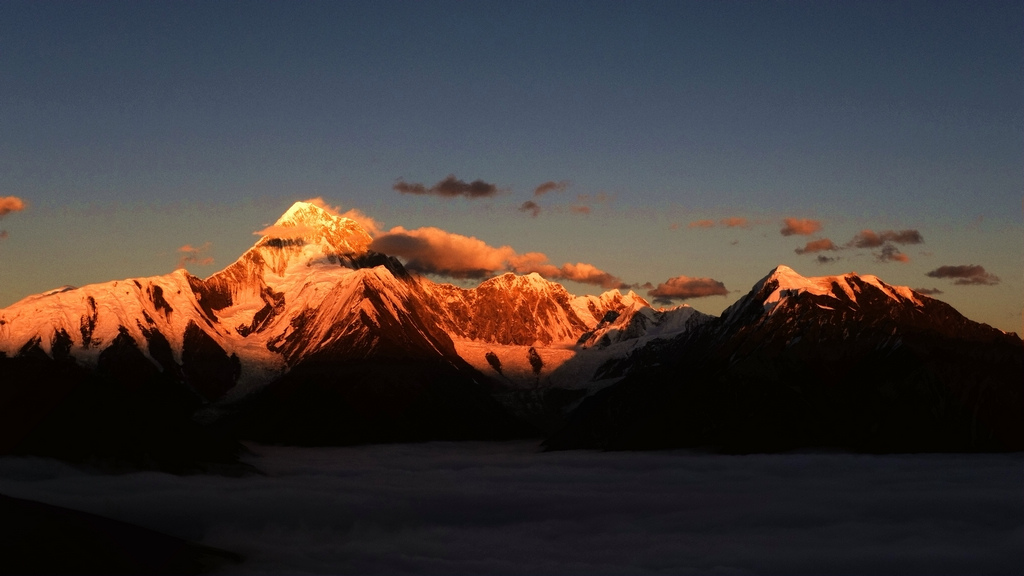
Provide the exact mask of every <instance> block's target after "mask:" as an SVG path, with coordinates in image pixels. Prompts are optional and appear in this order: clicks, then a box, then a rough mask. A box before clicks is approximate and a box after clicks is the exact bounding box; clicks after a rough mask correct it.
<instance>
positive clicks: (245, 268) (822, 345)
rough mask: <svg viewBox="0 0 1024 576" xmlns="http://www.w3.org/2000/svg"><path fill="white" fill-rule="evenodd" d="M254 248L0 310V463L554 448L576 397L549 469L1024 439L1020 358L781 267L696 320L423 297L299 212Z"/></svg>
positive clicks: (433, 288) (351, 236)
mask: <svg viewBox="0 0 1024 576" xmlns="http://www.w3.org/2000/svg"><path fill="white" fill-rule="evenodd" d="M262 233H263V234H264V235H263V236H262V237H261V238H260V239H259V240H258V241H257V242H256V243H255V245H254V246H253V247H252V248H250V249H249V250H247V251H246V252H245V253H244V254H242V256H241V257H239V259H238V260H237V261H235V262H234V263H232V264H231V265H229V266H228V267H226V268H225V269H223V270H221V271H219V272H217V273H215V274H213V275H212V276H210V277H209V278H206V279H201V278H197V277H195V276H192V275H190V274H188V273H187V272H186V271H184V270H177V271H175V272H173V273H171V274H166V275H162V276H155V277H150V278H134V279H128V280H118V281H112V282H106V283H101V284H94V285H89V286H84V287H81V288H73V287H63V288H60V289H57V290H52V291H49V292H46V293H43V294H39V295H36V296H31V297H28V298H25V299H24V300H22V301H20V302H18V303H16V304H14V305H12V306H9V307H8V308H5V309H3V310H0V381H2V382H3V383H4V385H5V387H0V392H2V393H3V394H4V396H3V397H0V421H2V422H3V425H2V426H3V427H2V428H0V452H5V451H18V450H22V451H28V452H30V453H46V454H53V453H60V452H61V450H66V448H67V447H66V445H65V443H66V442H68V441H69V440H67V438H70V437H71V436H69V435H75V434H77V435H76V436H74V438H75V441H76V442H78V444H76V446H79V449H77V450H79V452H83V451H84V452H86V453H88V451H89V449H88V448H84V447H86V446H88V445H89V444H90V442H94V441H95V442H100V443H103V442H108V443H109V438H110V434H109V433H107V432H103V434H107V435H106V436H103V438H101V439H97V438H93V437H92V436H90V435H89V434H93V435H95V434H100V432H99V431H100V430H106V429H108V428H109V426H110V425H112V424H110V423H111V422H121V424H118V425H117V427H118V429H125V430H127V429H131V430H135V432H136V433H137V434H138V438H139V440H138V441H137V442H136V444H133V445H132V446H133V448H132V450H134V451H135V452H133V453H138V452H141V453H142V455H140V456H138V458H140V459H142V460H145V461H148V460H146V459H147V458H148V459H152V458H153V456H152V454H149V453H147V452H146V450H150V449H155V448H153V446H163V447H164V448H166V447H167V446H169V445H174V444H175V441H174V440H172V439H168V438H166V434H167V431H168V430H184V431H187V432H182V433H183V434H186V435H187V436H189V437H190V438H193V439H196V438H199V437H204V436H202V435H203V434H205V433H206V432H201V431H196V428H195V426H197V424H196V422H197V421H202V422H204V423H207V424H210V423H212V424H213V425H214V426H215V428H213V429H212V430H218V431H220V432H227V433H228V434H229V435H233V436H232V437H239V438H247V439H258V440H263V441H268V442H294V443H312V444H316V443H331V444H341V443H353V442H375V441H405V440H426V439H469V438H481V439H482V438H506V437H512V436H522V435H530V434H537V433H538V432H537V430H538V429H540V430H544V431H551V430H553V429H554V428H556V427H558V426H560V425H561V423H562V421H563V418H564V415H565V414H564V413H565V411H566V410H567V409H569V408H571V407H572V406H574V405H575V403H578V402H579V401H580V400H581V399H582V398H583V397H584V396H587V395H588V394H589V395H590V396H589V397H588V398H587V399H586V400H585V401H583V403H582V404H581V405H580V406H579V408H578V409H576V410H575V412H573V414H572V416H571V419H570V421H569V423H568V425H567V427H566V428H565V429H564V430H562V432H560V433H558V434H556V435H554V436H553V437H552V438H551V439H550V445H551V446H552V447H559V446H561V447H571V446H600V447H657V446H662V445H667V446H678V445H685V446H693V445H714V446H719V447H724V448H723V449H738V450H744V449H753V450H763V449H782V448H786V447H790V446H804V445H808V443H810V444H814V442H813V441H811V440H809V439H810V438H818V439H819V440H817V442H818V444H814V445H819V444H822V443H824V444H826V445H829V446H840V447H854V448H857V449H880V450H888V449H1005V448H1006V447H1018V446H1019V445H1020V443H1021V442H1020V441H1015V440H1013V439H1014V438H1024V424H1021V422H1022V421H1024V418H1021V416H1020V414H1019V412H1020V410H1019V407H1020V406H1021V401H1020V400H1021V398H1022V393H1021V381H1022V379H1021V378H1020V376H1021V374H1022V372H1024V360H1022V358H1024V346H1022V345H1021V341H1020V339H1019V338H1018V337H1017V336H1016V335H1008V334H1004V333H1002V332H1000V331H998V330H994V329H992V328H990V327H988V326H985V325H982V324H977V323H974V322H971V321H970V320H967V319H966V318H964V317H963V316H961V315H960V314H959V313H957V312H956V311H955V310H954V309H953V308H952V307H950V306H948V305H947V304H945V303H943V302H940V301H938V300H935V299H932V298H930V297H928V296H925V295H922V294H919V293H917V292H914V291H912V290H910V289H909V288H905V287H898V286H891V285H889V284H886V283H885V282H883V281H881V280H880V279H878V278H877V277H874V276H868V275H857V274H852V273H851V274H846V275H843V276H827V277H820V278H805V277H803V276H800V275H799V274H797V273H796V272H795V271H793V270H792V269H790V268H787V267H785V266H779V267H778V268H776V269H775V270H773V271H772V272H771V273H770V274H768V275H767V276H765V277H764V278H763V279H762V280H760V281H759V282H758V283H757V284H755V286H754V287H753V289H752V290H751V291H750V293H748V294H747V295H746V296H745V297H743V298H741V299H740V300H739V301H737V302H736V303H735V304H733V305H732V306H730V307H729V308H727V309H726V310H725V311H724V312H723V313H722V315H721V317H712V316H708V315H706V314H702V313H699V312H697V311H695V310H693V309H692V308H690V307H689V306H685V305H684V306H679V307H676V308H670V309H659V310H656V309H654V308H652V307H651V306H650V304H648V302H646V301H645V300H644V299H643V298H641V297H640V296H638V295H636V294H635V293H633V292H628V293H626V294H623V293H621V292H619V291H618V290H612V291H609V292H606V293H604V294H601V295H597V296H580V297H576V296H573V295H571V294H569V293H568V292H567V291H566V290H565V288H564V287H562V286H561V285H559V284H557V283H554V282H550V281H548V280H545V279H544V278H542V277H540V276H538V275H537V274H529V275H525V276H517V275H514V274H504V275H501V276H498V277H495V278H491V279H489V280H485V281H484V282H482V283H481V284H480V285H479V286H477V287H476V288H472V289H466V288H460V287H457V286H453V285H450V284H441V283H436V282H433V281H431V280H429V279H427V278H424V277H418V276H414V275H411V274H409V273H408V272H407V271H406V270H405V268H404V266H403V265H402V263H401V262H400V261H399V260H397V259H395V258H393V257H390V256H388V255H385V254H379V253H376V252H373V251H371V250H370V249H369V247H370V245H371V237H370V235H369V234H368V233H367V232H366V231H365V230H364V229H363V228H362V227H360V226H359V224H358V223H356V222H355V221H353V220H351V219H348V218H344V217H341V216H337V215H335V214H333V213H331V212H329V211H327V210H324V209H322V208H320V207H319V206H316V205H314V204H310V203H305V202H299V203H296V204H295V205H293V206H292V207H291V208H290V209H289V210H288V211H287V212H286V213H285V214H284V215H282V216H281V218H279V219H278V220H277V222H275V224H274V225H272V226H270V227H268V228H267V229H266V230H264V231H263V232H262ZM71 399H77V400H74V401H72V400H71ZM85 407H88V409H86V408H85ZM55 413H60V414H63V416H62V417H60V418H56V417H53V416H52V415H53V414H55ZM152 414H161V415H162V416H159V417H152V418H150V417H149V416H148V415H152ZM126 415H129V416H126ZM125 418H128V419H127V420H125ZM901 418H902V419H903V420H905V421H901V420H900V419H901ZM101 421H102V422H105V423H104V424H102V425H100V422H101ZM158 422H163V424H161V425H156V423H158ZM69 423H74V428H75V429H76V430H79V431H80V430H88V431H90V432H89V433H86V434H83V433H81V432H73V431H72V430H71V429H70V428H68V426H71V424H69ZM201 428H202V427H201ZM139 429H144V430H148V431H149V432H147V433H145V434H143V433H141V432H139ZM203 430H211V429H209V428H208V427H206V428H203ZM1018 432H1020V434H1018ZM887 435H891V436H893V438H887ZM147 438H150V439H154V440H152V441H151V442H150V441H147V440H145V439H147ZM822 438H824V439H825V440H821V439H822ZM104 439H105V440H104ZM752 439H756V441H753V440H752ZM197 442H198V441H197ZM218 442H219V441H218ZM751 442H753V443H751ZM1015 442H1016V443H1015ZM214 444H217V442H214ZM118 445H120V444H118ZM190 445H194V443H193V444H190ZM217 445H220V446H222V447H230V446H231V444H230V442H227V443H224V442H221V443H220V444H217ZM893 447H896V448H893ZM225 450H227V451H228V452H230V449H229V448H225ZM79 452H75V453H79ZM115 452H116V451H115ZM176 457H177V456H175V458H176Z"/></svg>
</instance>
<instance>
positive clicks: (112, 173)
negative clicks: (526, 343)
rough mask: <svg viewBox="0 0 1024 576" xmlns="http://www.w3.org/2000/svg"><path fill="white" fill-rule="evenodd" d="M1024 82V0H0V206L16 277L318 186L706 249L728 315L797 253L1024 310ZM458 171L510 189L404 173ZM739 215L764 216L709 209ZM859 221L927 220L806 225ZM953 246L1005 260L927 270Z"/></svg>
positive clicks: (545, 233)
mask: <svg viewBox="0 0 1024 576" xmlns="http://www.w3.org/2000/svg"><path fill="white" fill-rule="evenodd" d="M1022 104H1024V4H1022V3H1020V2H1009V1H1007V2H774V3H752V2H678V1H675V2H666V3H659V2H596V1H587V2H578V3H574V2H566V1H558V2H452V3H447V2H329V3H311V2H278V3H261V2H172V3H165V2H102V3H99V2H74V3H65V2H18V1H14V2H11V1H5V2H2V3H0V197H7V196H15V197H18V198H21V199H23V200H24V201H25V202H27V203H28V207H27V208H26V209H25V210H22V211H17V212H10V213H8V214H6V215H4V216H0V230H2V231H3V232H4V233H6V237H4V238H2V239H0V306H6V305H9V304H11V303H13V302H15V301H17V300H19V299H20V298H23V297H24V296H27V295H29V294H33V293H37V292H41V291H43V290H47V289H50V288H54V287H57V286H60V285H64V284H72V285H83V284H87V283H91V282H100V281H106V280H114V279H120V278H126V277H132V276H146V275H155V274H162V273H167V272H170V271H171V270H173V269H174V268H175V266H176V264H177V263H178V261H179V258H180V257H181V254H180V253H179V252H178V249H179V248H180V247H182V246H184V245H186V244H188V245H192V246H201V245H203V244H204V243H207V242H209V249H208V251H206V252H204V253H203V254H202V256H204V257H209V258H212V259H213V262H212V263H210V264H199V263H197V262H193V263H190V264H188V268H189V270H190V271H191V272H192V273H194V274H197V275H199V276H207V275H209V274H211V273H213V272H215V271H217V270H219V269H220V268H222V267H224V266H227V265H228V264H230V263H231V262H232V261H233V260H234V259H235V258H236V257H237V256H238V255H239V254H241V253H242V252H243V251H244V250H245V249H246V248H247V247H248V246H249V245H251V244H252V243H253V242H254V241H255V240H256V237H254V236H253V235H252V232H253V231H255V230H258V229H260V228H262V227H263V226H264V225H266V224H268V223H270V222H272V221H273V220H275V219H276V218H277V216H279V215H280V214H281V213H282V212H284V210H286V209H287V207H288V206H289V205H290V204H291V203H292V202H294V201H295V200H302V199H306V198H310V197H316V196H319V197H323V198H324V200H325V201H327V202H328V203H330V204H332V205H336V206H339V205H340V206H341V207H342V210H347V209H349V208H357V209H359V210H361V211H363V212H365V213H367V214H369V215H370V216H372V217H374V218H375V219H377V220H378V221H380V222H382V223H383V225H384V228H385V229H388V228H391V227H393V226H403V227H405V228H407V229H414V228H417V227H421V226H437V227H439V228H442V229H444V230H447V231H449V232H453V233H458V234H463V235H467V236H475V237H477V238H479V239H481V240H483V241H484V242H486V243H487V244H489V245H491V246H496V247H497V246H504V245H508V246H511V247H512V248H514V249H515V250H516V251H517V252H519V253H523V252H530V251H539V252H543V253H544V254H545V255H547V257H548V258H549V259H550V261H551V262H552V263H553V264H556V265H561V264H562V263H565V262H572V263H576V262H586V263H590V264H593V265H594V266H596V267H598V268H600V269H601V270H604V271H607V272H609V273H611V274H614V275H615V276H617V277H619V278H622V279H623V280H624V281H625V282H627V283H631V284H632V283H635V284H642V283H645V282H651V283H653V284H658V283H661V282H664V281H666V280H667V279H668V278H671V277H675V276H679V275H686V276H690V277H701V278H713V279H715V280H718V281H721V282H723V283H724V284H725V286H726V287H727V288H728V290H729V291H730V292H729V294H727V295H725V296H711V297H706V298H696V299H692V300H688V301H687V302H688V303H690V304H691V305H693V306H694V307H696V308H698V309H700V310H703V311H705V312H709V313H713V314H718V313H719V312H721V310H722V309H723V308H725V307H726V306H727V305H728V304H730V303H731V302H732V301H734V300H735V299H736V298H737V297H738V296H739V295H740V294H741V293H745V292H746V291H747V290H748V289H749V288H750V286H751V285H752V284H753V283H754V282H756V281H757V280H758V279H759V278H761V277H762V276H764V275H765V274H766V273H767V272H768V271H769V270H771V269H772V268H773V267H774V266H775V265H777V264H780V263H785V264H788V265H789V266H791V267H793V268H795V269H796V270H797V271H798V272H800V273H802V274H804V275H805V276H817V275H824V274H840V273H844V272H849V271H857V272H859V273H870V274H875V275H877V276H879V277H881V278H882V279H883V280H885V281H887V282H889V283H893V284H900V285H909V286H911V287H914V288H937V289H940V290H942V294H939V295H938V296H937V297H938V298H940V299H942V300H945V301H947V302H949V303H951V304H953V305H954V306H956V307H957V308H958V309H959V310H960V311H961V312H963V313H964V314H966V315H967V316H968V317H971V318H973V319H975V320H979V321H983V322H987V323H989V324H992V325H994V326H997V327H999V328H1002V329H1004V330H1013V331H1017V332H1018V333H1019V332H1021V331H1022V330H1021V322H1022V303H1024V295H1022V294H1024V291H1022V287H1024V278H1022V277H1024V236H1022V232H1024V222H1022V217H1024V205H1022V201H1024V106H1022ZM449 174H454V175H455V176H456V177H457V178H460V179H464V180H466V181H471V180H476V179H480V180H483V181H485V182H488V183H492V184H494V185H496V186H497V188H498V189H499V190H500V191H499V193H498V194H496V195H494V196H491V197H487V198H477V199H468V198H441V197H437V196H412V195H403V194H400V193H398V192H397V191H395V190H394V189H393V186H394V184H395V183H396V181H397V180H398V179H402V180H404V181H405V182H408V183H423V184H425V185H426V186H430V185H432V184H434V183H436V182H438V181H440V180H442V179H443V178H445V177H446V176H447V175H449ZM552 180H553V181H563V180H565V181H568V182H569V183H570V184H569V185H568V187H567V188H566V189H565V190H564V191H561V192H550V193H548V194H545V195H543V196H541V197H538V198H534V197H533V191H534V189H535V188H536V187H537V186H538V185H540V184H541V183H543V182H546V181H552ZM531 199H532V200H536V201H537V203H538V204H539V205H540V206H541V213H540V214H539V215H538V216H537V217H531V216H530V215H529V214H528V213H524V212H521V211H520V210H519V209H518V208H519V206H520V205H521V204H522V203H523V202H525V201H527V200H531ZM573 206H576V207H577V208H576V209H575V210H574V209H573V208H572V207H573ZM579 206H587V207H588V208H589V209H590V212H589V213H587V214H584V213H581V211H580V210H579ZM729 217H742V218H746V219H747V220H748V222H749V223H750V226H749V227H747V228H727V227H723V226H721V225H720V224H719V225H716V226H715V227H713V228H695V227H691V226H690V224H691V223H693V222H697V221H700V220H713V221H715V222H719V221H720V220H721V219H723V218H729ZM788 217H796V218H806V219H813V220H817V221H819V222H820V223H821V226H822V227H821V229H820V230H819V231H817V232H815V233H813V234H811V235H808V236H800V235H792V236H783V235H781V234H780V233H779V232H780V229H781V228H782V226H783V224H782V221H783V219H784V218H788ZM865 229H868V230H873V231H875V232H882V231H885V230H895V231H899V230H916V231H918V232H919V233H920V235H921V236H922V237H923V239H924V242H923V243H920V244H912V245H898V246H897V248H898V249H899V250H900V251H901V252H902V253H903V254H905V255H906V257H908V258H909V261H908V262H895V261H881V260H879V259H878V257H877V255H878V250H870V249H857V248H844V249H842V250H838V251H831V252H821V253H817V254H797V253H795V252H794V250H795V249H797V248H801V247H803V246H804V245H805V244H806V243H807V242H808V241H811V240H817V239H824V238H828V239H831V240H832V241H833V242H834V244H835V245H837V246H843V245H845V244H847V243H849V242H850V241H851V240H852V239H853V238H854V236H855V235H856V234H858V233H859V232H860V231H862V230H865ZM818 255H826V256H829V257H832V258H836V260H834V261H832V262H828V263H819V262H818V261H817V260H816V256H818ZM957 265H980V266H983V267H984V268H985V270H986V271H987V272H988V273H989V274H994V275H995V276H997V277H998V278H999V279H1000V281H999V283H998V284H995V285H966V286H963V285H956V284H954V280H953V279H948V278H934V277H929V276H926V273H927V272H929V271H932V270H935V269H937V268H939V267H940V266H957ZM566 285H567V287H568V288H569V289H570V290H571V291H573V292H574V293H577V294H580V293H586V292H600V291H601V288H599V287H596V286H591V285H584V284H577V283H573V282H567V283H566ZM638 292H640V293H641V294H645V291H644V290H642V289H638Z"/></svg>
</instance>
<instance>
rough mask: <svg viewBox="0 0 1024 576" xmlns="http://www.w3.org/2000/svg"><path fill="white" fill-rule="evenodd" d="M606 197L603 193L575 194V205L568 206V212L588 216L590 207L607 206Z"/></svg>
mask: <svg viewBox="0 0 1024 576" xmlns="http://www.w3.org/2000/svg"><path fill="white" fill-rule="evenodd" d="M607 203H608V195H607V194H605V193H604V192H601V193H598V194H594V195H590V194H577V195H576V203H575V204H572V205H570V206H569V211H570V212H572V213H573V214H590V212H591V210H592V206H593V205H594V204H607Z"/></svg>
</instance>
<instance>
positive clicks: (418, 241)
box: [370, 226, 516, 278]
mask: <svg viewBox="0 0 1024 576" xmlns="http://www.w3.org/2000/svg"><path fill="white" fill-rule="evenodd" d="M370 249H371V250H375V251H377V252H382V253H384V254H389V255H391V256H398V257H401V258H403V259H404V260H405V261H406V267H407V268H409V269H410V270H413V271H416V272H422V273H425V274H439V275H443V276H451V277H452V278H484V277H487V276H490V275H492V274H494V273H495V272H498V271H499V270H505V269H506V267H507V263H508V261H509V259H510V258H513V257H515V255H516V253H515V250H513V249H512V248H511V247H509V246H502V247H500V248H495V247H493V246H489V245H487V243H486V242H484V241H483V240H480V239H477V238H474V237H470V236H463V235H461V234H452V233H451V232H446V231H444V230H441V229H440V228H434V227H425V228H417V229H415V230H406V229H405V228H402V227H401V226H398V227H395V228H392V229H391V230H390V231H388V232H387V233H385V234H381V235H380V236H378V237H377V238H375V239H374V241H373V242H372V243H371V244H370Z"/></svg>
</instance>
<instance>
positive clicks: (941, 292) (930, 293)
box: [914, 288, 944, 296]
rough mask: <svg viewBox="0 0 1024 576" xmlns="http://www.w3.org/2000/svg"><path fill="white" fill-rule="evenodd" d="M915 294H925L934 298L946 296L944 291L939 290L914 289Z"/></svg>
mask: <svg viewBox="0 0 1024 576" xmlns="http://www.w3.org/2000/svg"><path fill="white" fill-rule="evenodd" d="M914 292H917V293H918V294H924V295H925V296H934V295H936V294H944V292H943V291H942V290H939V289H938V288H914Z"/></svg>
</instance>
